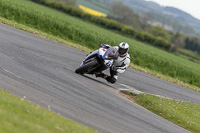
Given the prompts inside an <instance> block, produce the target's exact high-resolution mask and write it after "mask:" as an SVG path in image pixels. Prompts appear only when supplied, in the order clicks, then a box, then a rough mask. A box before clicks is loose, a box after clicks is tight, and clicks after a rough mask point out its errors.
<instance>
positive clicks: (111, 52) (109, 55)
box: [104, 47, 118, 59]
mask: <svg viewBox="0 0 200 133" xmlns="http://www.w3.org/2000/svg"><path fill="white" fill-rule="evenodd" d="M104 58H105V59H117V58H118V50H117V49H116V48H113V47H111V48H109V49H108V51H107V52H106V54H105V56H104Z"/></svg>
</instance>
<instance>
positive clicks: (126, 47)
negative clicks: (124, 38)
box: [119, 42, 129, 56]
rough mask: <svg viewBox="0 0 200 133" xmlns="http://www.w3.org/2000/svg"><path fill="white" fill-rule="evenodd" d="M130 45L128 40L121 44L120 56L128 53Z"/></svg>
mask: <svg viewBox="0 0 200 133" xmlns="http://www.w3.org/2000/svg"><path fill="white" fill-rule="evenodd" d="M128 50H129V45H128V43H126V42H121V43H120V44H119V56H125V55H126V54H127V53H128Z"/></svg>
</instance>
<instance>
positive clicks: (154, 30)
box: [147, 25, 171, 42]
mask: <svg viewBox="0 0 200 133" xmlns="http://www.w3.org/2000/svg"><path fill="white" fill-rule="evenodd" d="M147 31H148V32H149V33H151V34H153V35H154V36H157V37H162V38H164V39H166V40H168V41H169V42H171V35H170V34H169V33H168V32H167V31H166V30H165V29H164V28H163V27H162V26H160V25H157V26H151V27H149V28H148V29H147Z"/></svg>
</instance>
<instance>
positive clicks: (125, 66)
mask: <svg viewBox="0 0 200 133" xmlns="http://www.w3.org/2000/svg"><path fill="white" fill-rule="evenodd" d="M129 64H130V57H126V59H125V60H124V62H123V64H122V65H121V66H116V71H117V72H119V73H123V72H125V70H126V68H127V67H128V66H129Z"/></svg>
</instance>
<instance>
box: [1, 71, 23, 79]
mask: <svg viewBox="0 0 200 133" xmlns="http://www.w3.org/2000/svg"><path fill="white" fill-rule="evenodd" d="M3 70H4V71H5V72H7V73H9V74H11V75H13V76H15V77H17V78H20V79H21V78H22V77H20V76H17V75H16V74H14V73H12V72H10V71H8V70H6V69H3Z"/></svg>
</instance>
